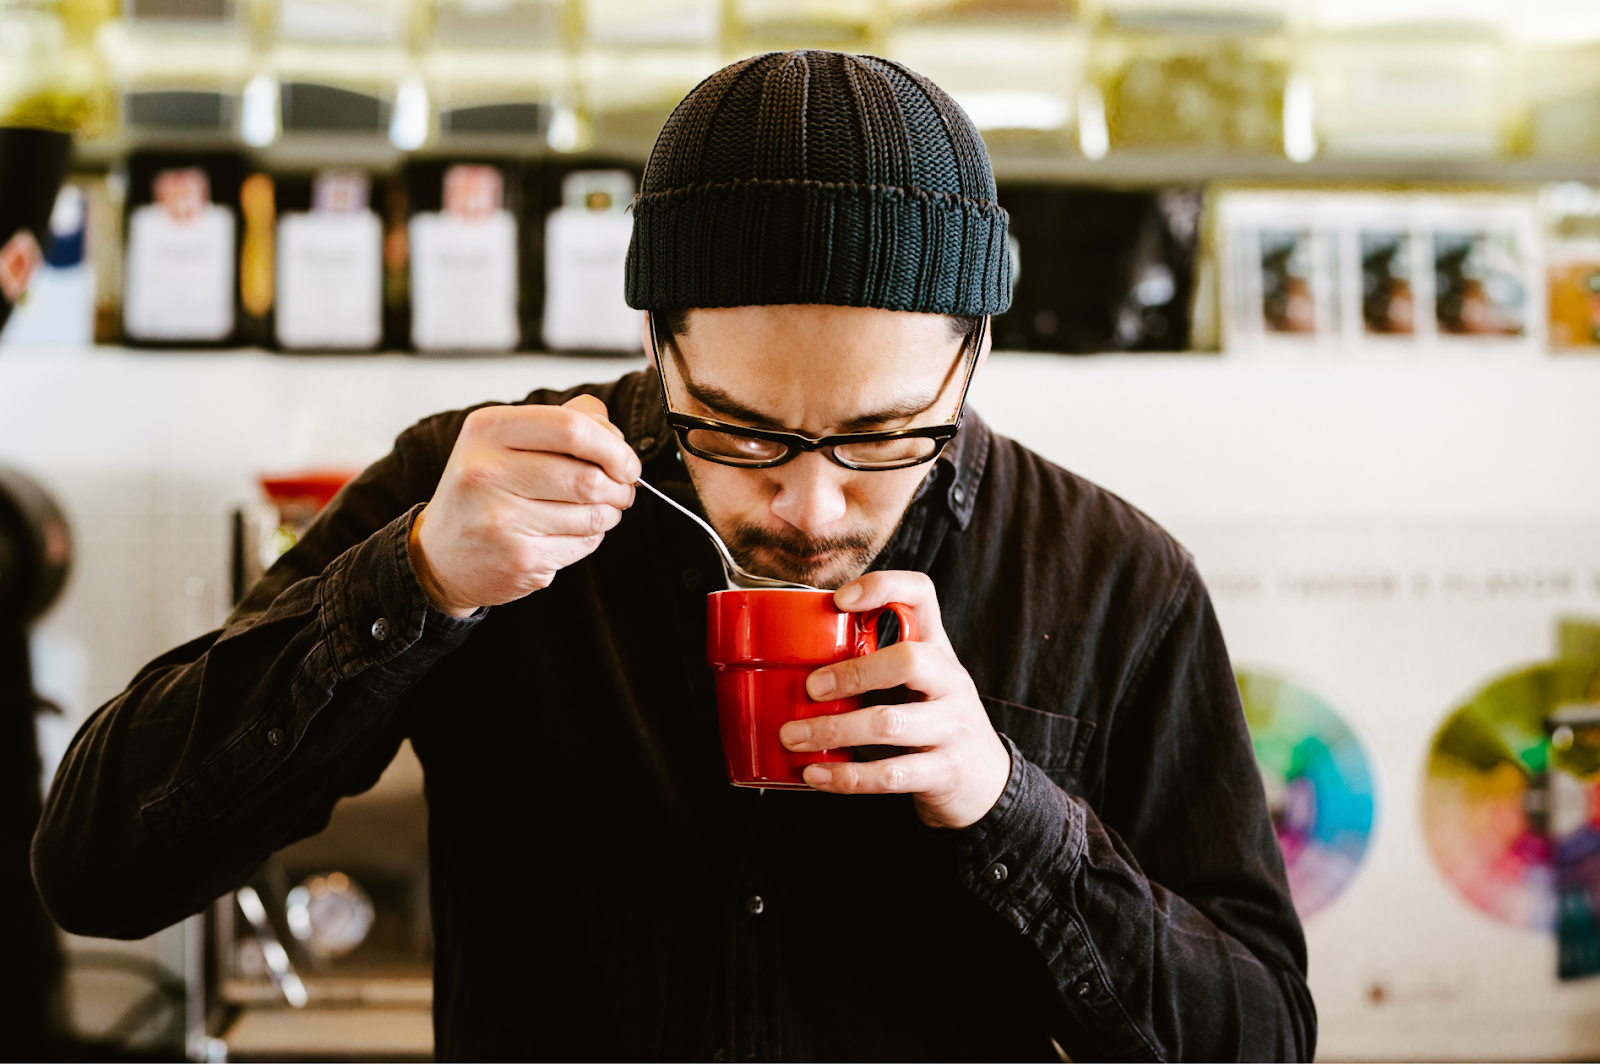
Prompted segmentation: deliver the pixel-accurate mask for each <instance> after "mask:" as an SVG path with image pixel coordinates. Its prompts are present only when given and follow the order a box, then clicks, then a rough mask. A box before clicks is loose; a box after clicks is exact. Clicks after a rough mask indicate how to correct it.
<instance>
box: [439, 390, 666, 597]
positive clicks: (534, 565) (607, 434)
mask: <svg viewBox="0 0 1600 1064" xmlns="http://www.w3.org/2000/svg"><path fill="white" fill-rule="evenodd" d="M639 471H640V470H639V459H638V457H637V456H636V455H635V454H634V453H633V450H632V448H630V447H629V446H628V445H627V443H626V442H625V441H624V440H623V438H622V431H621V430H620V429H618V428H617V427H616V426H615V425H613V424H611V422H609V421H607V420H606V407H605V404H604V403H602V402H601V401H600V400H599V399H596V398H595V397H594V396H592V395H580V396H578V397H576V398H575V399H572V400H570V401H569V402H567V403H566V405H564V406H486V407H483V408H482V409H480V410H474V411H473V412H472V413H470V414H468V415H467V419H466V422H465V423H464V424H463V425H462V426H461V435H460V436H459V437H457V439H456V445H455V448H454V449H453V450H452V451H451V452H450V461H449V462H448V463H447V464H446V465H445V470H444V476H443V477H441V478H440V480H439V487H438V488H437V490H435V491H434V493H433V499H432V500H431V501H430V502H429V503H428V505H427V506H425V507H423V509H422V512H421V513H419V514H417V519H416V521H415V523H413V525H412V526H411V540H410V548H411V567H412V568H413V569H414V570H415V571H416V574H417V579H418V581H420V582H421V584H422V589H423V590H424V591H426V592H427V594H428V600H429V601H430V602H432V603H433V605H434V606H436V607H438V608H439V609H441V610H444V611H445V612H447V613H450V614H452V615H454V616H456V617H465V616H467V615H469V614H471V613H472V612H473V611H474V610H476V609H478V608H479V607H480V606H498V605H499V604H500V603H502V602H511V601H513V600H515V599H519V598H522V597H523V596H524V595H527V594H529V593H530V592H533V591H537V590H539V589H540V588H542V587H546V586H548V585H549V583H550V581H551V580H553V579H554V578H555V575H556V573H557V572H558V571H560V570H561V569H564V568H566V567H567V566H569V565H571V564H573V563H574V562H576V561H578V560H580V559H582V558H585V557H587V556H588V555H589V554H591V553H592V552H593V551H594V549H595V548H596V547H598V546H599V545H600V541H601V539H603V538H604V537H605V533H606V532H607V531H608V530H610V529H611V528H613V527H615V526H616V523H617V522H618V521H620V520H621V519H622V511H623V510H626V509H627V508H628V507H630V506H632V505H633V491H634V489H633V482H634V481H635V480H638V479H639Z"/></svg>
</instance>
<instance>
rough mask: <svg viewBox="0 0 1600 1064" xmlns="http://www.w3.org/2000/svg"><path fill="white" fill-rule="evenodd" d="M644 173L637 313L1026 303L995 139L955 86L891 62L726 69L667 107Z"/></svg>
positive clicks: (809, 59) (634, 251)
mask: <svg viewBox="0 0 1600 1064" xmlns="http://www.w3.org/2000/svg"><path fill="white" fill-rule="evenodd" d="M642 185H643V187H642V188H641V190H640V192H639V195H638V197H637V198H636V199H635V200H634V204H633V214H634V219H633V241H632V243H631V244H630V245H629V247H628V267H627V296H628V305H629V306H631V307H636V308H640V309H644V310H678V309H687V308H691V307H739V306H751V305H764V304H778V303H830V304H836V305H840V306H851V307H883V308H885V309H888V310H911V311H922V312H925V313H933V314H972V315H976V314H998V313H999V312H1001V311H1003V310H1005V309H1006V307H1008V306H1009V305H1010V304H1011V258H1010V255H1009V254H1008V253H1007V250H1006V212H1005V211H1003V210H1001V209H1000V206H999V204H997V203H996V202H995V191H994V174H993V172H992V171H991V170H990V169H989V155H988V153H987V152H986V151H984V147H983V139H982V138H981V137H979V136H978V131H977V129H975V128H974V127H973V125H972V122H971V120H969V119H968V118H967V116H966V113H965V112H963V111H962V110H961V108H960V107H959V106H957V105H956V103H955V101H954V100H952V99H950V97H949V96H948V95H946V94H945V92H944V91H943V90H942V89H940V88H939V87H938V86H937V85H935V84H934V83H933V82H931V81H929V80H928V79H927V78H925V77H923V76H922V75H920V74H916V73H913V72H912V71H910V70H907V69H906V68H905V67H903V66H901V65H899V64H898V63H892V62H889V61H888V60H886V59H878V58H876V57H875V56H869V55H848V54H844V53H840V52H818V51H796V52H771V53H768V54H767V55H758V56H753V57H751V58H749V59H744V60H741V61H739V62H737V63H734V64H733V65H732V66H728V67H724V68H723V69H722V70H719V71H717V73H715V74H713V75H711V76H710V77H709V78H707V79H706V80H705V81H703V82H701V83H700V84H699V85H698V86H696V87H695V89H694V91H692V92H690V93H689V95H688V96H686V97H685V98H684V100H683V102H682V103H680V104H678V106H677V108H676V109H675V110H674V111H673V112H672V116H671V117H670V118H668V119H667V123H666V125H665V126H663V127H662V129H661V133H660V135H659V136H657V137H656V143H655V148H654V149H653V150H652V151H651V153H650V164H649V166H648V167H647V168H646V169H645V173H644V180H643V182H642Z"/></svg>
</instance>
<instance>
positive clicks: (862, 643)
mask: <svg viewBox="0 0 1600 1064" xmlns="http://www.w3.org/2000/svg"><path fill="white" fill-rule="evenodd" d="M884 610H892V611H893V612H894V615H895V616H896V617H898V618H900V642H902V643H915V642H917V615H916V614H915V613H912V612H911V607H910V606H907V605H906V604H905V603H903V602H891V603H889V604H888V605H887V606H879V607H878V608H877V609H875V610H867V611H865V612H863V613H858V614H856V653H855V656H856V657H858V658H859V657H862V656H864V655H867V654H871V653H872V652H873V651H875V650H877V649H878V618H879V617H882V616H883V611H884Z"/></svg>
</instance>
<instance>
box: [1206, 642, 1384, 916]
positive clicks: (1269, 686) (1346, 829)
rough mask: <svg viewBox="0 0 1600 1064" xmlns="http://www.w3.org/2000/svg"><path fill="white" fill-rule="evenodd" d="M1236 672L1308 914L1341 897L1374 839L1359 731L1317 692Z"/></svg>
mask: <svg viewBox="0 0 1600 1064" xmlns="http://www.w3.org/2000/svg"><path fill="white" fill-rule="evenodd" d="M1236 676H1237V679H1238V681H1239V694H1240V695H1241V696H1242V698H1243V700H1244V713H1245V720H1246V721H1247V722H1248V723H1249V725H1250V738H1251V740H1252V741H1253V742H1254V744H1255V751H1256V764H1257V766H1258V767H1259V768H1260V770H1261V778H1262V781H1263V782H1264V783H1265V784H1266V788H1267V804H1268V807H1269V808H1270V810H1271V812H1272V823H1273V826H1274V827H1275V828H1276V829H1277V832H1278V845H1279V846H1280V847H1281V848H1282V849H1283V860H1284V864H1285V865H1286V866H1287V868H1288V872H1289V891H1290V894H1291V895H1292V896H1293V898H1294V907H1295V911H1296V912H1298V913H1299V914H1300V918H1301V919H1302V920H1303V919H1306V918H1307V917H1309V916H1311V915H1312V914H1313V913H1315V912H1317V911H1318V910H1320V909H1322V908H1324V907H1325V906H1326V905H1328V903H1329V902H1331V901H1333V899H1334V898H1336V897H1338V896H1339V894H1340V892H1341V891H1343V890H1344V889H1345V887H1346V886H1348V885H1349V883H1350V881H1351V880H1352V879H1354V878H1355V875H1356V871H1357V869H1359V868H1360V866H1361V859H1362V857H1364V856H1365V855H1366V852H1367V844H1368V842H1369V841H1370V840H1371V838H1372V814H1373V788H1372V771H1371V768H1370V767H1369V764H1368V762H1367V755H1366V752H1365V751H1364V750H1362V748H1361V743H1360V741H1359V740H1358V739H1357V738H1356V736H1355V733H1354V732H1352V731H1351V730H1350V727H1349V725H1347V724H1346V723H1345V722H1344V720H1343V718H1341V717H1340V716H1339V714H1338V713H1337V712H1336V711H1335V710H1334V709H1333V708H1332V707H1331V706H1329V705H1328V704H1327V703H1326V702H1324V701H1322V700H1321V699H1320V698H1318V697H1317V696H1316V695H1314V694H1312V693H1311V692H1309V691H1307V690H1305V689H1304V688H1302V687H1299V686H1296V685H1295V684H1293V683H1291V682H1289V681H1288V680H1285V679H1283V678H1282V677H1279V676H1275V675H1272V674H1271V673H1265V672H1257V671H1253V670H1248V669H1241V670H1239V672H1238V673H1237V674H1236Z"/></svg>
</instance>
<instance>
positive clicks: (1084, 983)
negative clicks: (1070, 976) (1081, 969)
mask: <svg viewBox="0 0 1600 1064" xmlns="http://www.w3.org/2000/svg"><path fill="white" fill-rule="evenodd" d="M1072 992H1073V993H1074V994H1077V995H1078V996H1079V997H1088V996H1089V995H1090V994H1092V993H1094V984H1093V983H1091V982H1089V980H1087V979H1080V980H1078V985H1077V986H1075V987H1073V988H1072Z"/></svg>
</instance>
